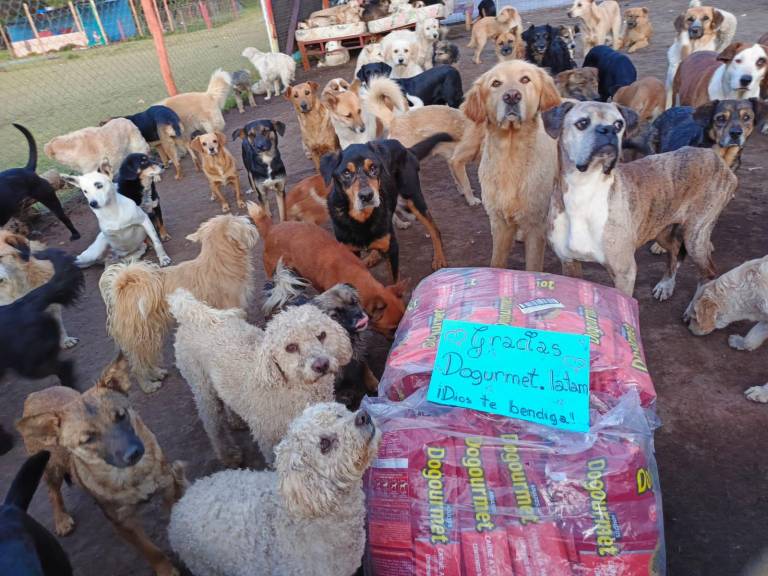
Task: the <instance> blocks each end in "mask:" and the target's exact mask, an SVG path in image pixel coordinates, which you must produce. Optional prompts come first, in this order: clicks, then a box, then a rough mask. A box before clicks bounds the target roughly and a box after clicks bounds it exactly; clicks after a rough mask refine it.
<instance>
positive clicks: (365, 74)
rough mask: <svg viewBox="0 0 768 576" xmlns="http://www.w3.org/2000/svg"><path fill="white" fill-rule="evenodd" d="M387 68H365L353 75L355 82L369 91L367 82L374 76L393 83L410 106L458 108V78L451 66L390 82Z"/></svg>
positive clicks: (379, 65) (371, 65)
mask: <svg viewBox="0 0 768 576" xmlns="http://www.w3.org/2000/svg"><path fill="white" fill-rule="evenodd" d="M391 74H392V68H391V67H390V66H389V65H388V64H384V63H377V64H366V65H365V66H363V67H362V68H360V70H358V72H357V79H358V80H360V82H361V83H362V84H363V85H364V86H366V87H367V88H369V89H370V84H371V80H372V79H373V78H376V77H377V76H384V77H385V78H386V77H389V78H391V79H393V80H394V81H395V82H396V83H397V84H398V86H400V88H401V90H402V92H403V94H404V95H405V96H406V97H407V98H408V100H409V101H410V102H416V103H417V104H418V105H422V106H430V105H433V104H445V105H447V106H450V107H451V108H458V107H459V106H460V105H461V101H462V100H463V98H464V90H463V88H462V86H461V74H459V71H458V70H456V68H454V67H453V66H436V67H434V68H430V69H429V70H425V71H424V72H422V73H421V74H417V75H416V76H414V77H413V78H394V77H393V76H392V75H391Z"/></svg>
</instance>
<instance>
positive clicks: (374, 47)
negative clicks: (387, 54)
mask: <svg viewBox="0 0 768 576" xmlns="http://www.w3.org/2000/svg"><path fill="white" fill-rule="evenodd" d="M373 62H384V54H382V53H381V44H379V43H378V42H375V43H373V44H366V45H365V46H363V49H362V50H360V54H358V55H357V61H356V63H355V74H357V71H358V70H360V67H361V66H364V65H365V64H371V63H373Z"/></svg>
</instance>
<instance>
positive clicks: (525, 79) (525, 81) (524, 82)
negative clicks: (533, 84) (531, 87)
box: [520, 76, 531, 84]
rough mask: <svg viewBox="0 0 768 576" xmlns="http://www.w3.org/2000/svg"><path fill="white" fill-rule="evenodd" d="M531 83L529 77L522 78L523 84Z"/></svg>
mask: <svg viewBox="0 0 768 576" xmlns="http://www.w3.org/2000/svg"><path fill="white" fill-rule="evenodd" d="M530 81H531V79H530V78H528V76H523V77H522V78H520V82H521V83H522V84H528V82H530Z"/></svg>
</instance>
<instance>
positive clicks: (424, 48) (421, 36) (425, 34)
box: [415, 18, 440, 70]
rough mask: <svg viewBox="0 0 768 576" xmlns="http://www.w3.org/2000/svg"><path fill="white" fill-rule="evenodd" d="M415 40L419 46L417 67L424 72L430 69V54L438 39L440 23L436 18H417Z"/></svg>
mask: <svg viewBox="0 0 768 576" xmlns="http://www.w3.org/2000/svg"><path fill="white" fill-rule="evenodd" d="M415 32H416V39H417V42H418V46H419V57H418V62H419V65H420V66H421V67H422V68H423V69H424V70H429V69H430V68H432V54H433V53H434V51H435V44H436V43H437V41H438V40H439V39H440V22H439V21H438V20H437V18H419V19H418V20H417V21H416V30H415Z"/></svg>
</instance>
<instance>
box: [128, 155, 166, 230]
mask: <svg viewBox="0 0 768 576" xmlns="http://www.w3.org/2000/svg"><path fill="white" fill-rule="evenodd" d="M162 172H163V169H162V165H161V164H160V163H159V162H155V161H154V160H152V159H151V158H150V157H149V156H147V155H146V154H129V155H128V157H127V158H126V159H125V160H124V161H123V163H122V165H121V166H120V170H119V171H118V172H117V178H116V180H115V181H116V183H117V192H118V193H119V194H122V195H123V196H127V197H128V198H130V199H131V200H133V201H134V202H135V203H136V205H137V206H140V207H141V209H142V210H144V212H146V213H147V216H149V220H150V221H151V222H152V225H153V226H154V227H155V230H156V231H157V234H158V235H159V236H160V240H162V241H163V242H166V241H168V240H170V239H171V235H170V234H168V230H167V229H166V228H165V221H164V220H163V210H162V208H161V207H160V195H159V194H158V193H157V188H156V187H155V181H157V180H159V179H160V174H162Z"/></svg>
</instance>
